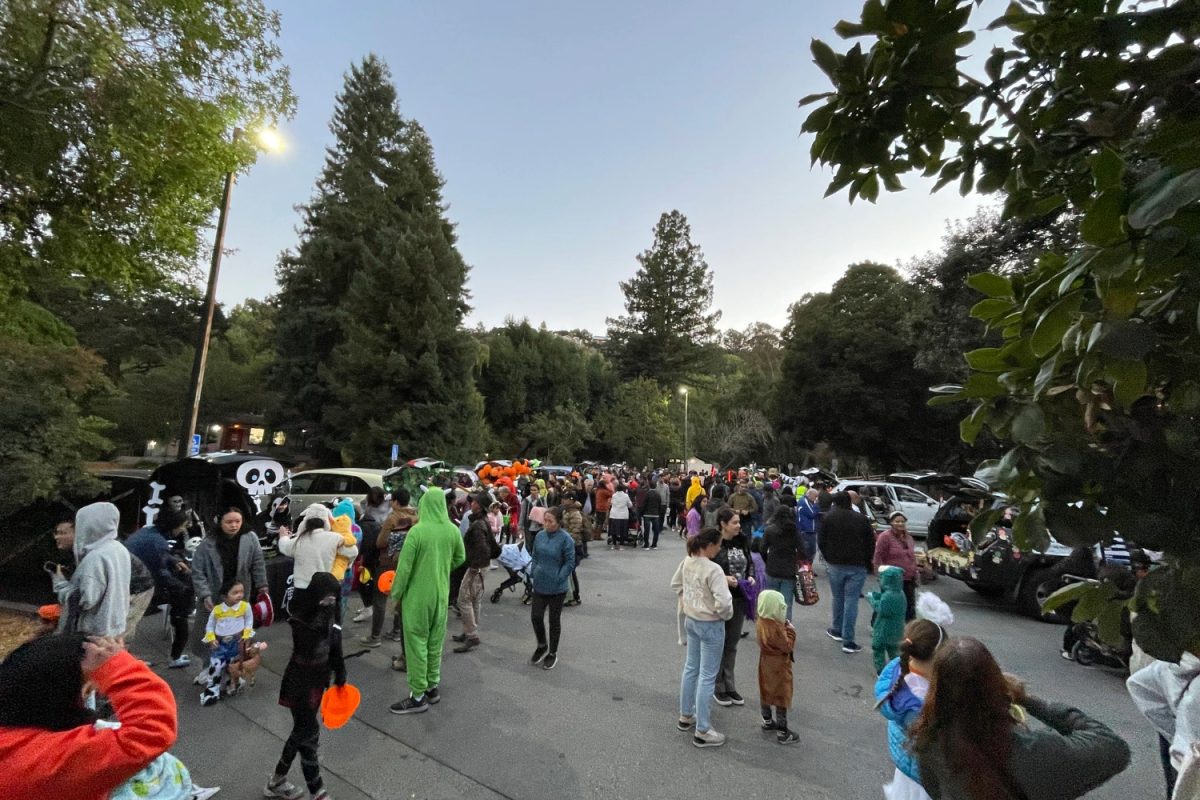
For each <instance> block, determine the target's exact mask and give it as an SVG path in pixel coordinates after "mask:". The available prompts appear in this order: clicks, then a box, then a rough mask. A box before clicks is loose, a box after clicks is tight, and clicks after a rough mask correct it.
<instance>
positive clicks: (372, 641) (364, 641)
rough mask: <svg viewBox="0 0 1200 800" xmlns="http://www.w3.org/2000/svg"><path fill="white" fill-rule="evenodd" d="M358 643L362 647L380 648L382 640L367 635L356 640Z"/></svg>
mask: <svg viewBox="0 0 1200 800" xmlns="http://www.w3.org/2000/svg"><path fill="white" fill-rule="evenodd" d="M358 643H359V644H361V645H362V646H363V647H382V646H383V640H382V639H380V638H379V637H378V636H372V635H370V634H367V635H366V636H360V637H359V638H358Z"/></svg>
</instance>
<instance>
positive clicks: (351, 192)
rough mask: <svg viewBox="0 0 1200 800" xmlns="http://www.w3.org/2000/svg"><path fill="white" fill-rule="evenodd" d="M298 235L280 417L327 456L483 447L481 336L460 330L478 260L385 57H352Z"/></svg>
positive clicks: (286, 309)
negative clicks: (468, 252) (460, 246)
mask: <svg viewBox="0 0 1200 800" xmlns="http://www.w3.org/2000/svg"><path fill="white" fill-rule="evenodd" d="M331 127H332V129H333V132H334V136H335V139H336V143H335V144H334V146H333V147H332V148H330V150H329V152H328V156H327V158H326V163H325V168H324V170H323V172H322V175H321V178H320V180H319V181H318V184H317V192H316V196H315V198H314V200H313V201H312V202H311V203H310V204H309V205H308V206H307V207H306V208H305V210H304V212H305V221H304V228H303V231H302V236H301V243H300V246H299V248H298V249H297V251H296V253H295V254H288V255H287V256H285V257H284V259H283V260H282V261H281V263H280V266H279V270H278V277H279V282H280V294H279V309H280V317H279V321H278V324H277V327H276V344H277V351H278V361H277V363H276V365H275V368H274V370H273V371H272V373H271V374H272V383H273V385H274V387H275V388H276V389H277V391H278V392H279V393H280V405H279V407H278V409H277V410H276V418H277V420H278V421H279V422H280V423H281V424H282V425H284V426H285V427H286V428H289V429H291V430H297V429H300V428H302V427H303V428H308V429H310V434H309V443H310V446H311V447H312V448H313V450H314V455H315V456H316V457H317V458H318V460H323V461H328V462H338V461H340V462H342V463H357V464H362V465H367V464H375V463H382V462H383V460H385V459H386V458H387V453H388V451H389V449H390V446H391V444H392V443H393V442H397V443H399V445H400V450H401V453H402V455H403V457H404V458H406V459H407V458H412V457H415V456H424V455H436V456H437V457H439V458H443V459H446V460H465V459H469V458H473V457H475V455H476V454H477V452H478V451H479V450H480V449H482V446H483V440H484V430H483V422H482V406H483V404H482V399H481V398H480V396H479V393H478V392H477V391H476V390H475V387H474V383H473V369H474V367H475V364H476V360H477V352H476V345H475V343H474V340H473V339H472V338H471V336H470V335H469V334H468V333H466V332H465V331H464V330H462V321H463V317H464V315H465V314H466V312H467V310H468V306H467V294H466V286H465V284H466V277H467V266H466V264H465V263H464V262H463V260H462V256H460V255H459V253H458V250H457V249H456V248H455V242H456V236H455V233H454V227H453V225H451V223H450V222H449V221H448V220H447V219H446V218H445V215H444V214H445V208H444V204H443V201H442V195H441V189H442V178H441V176H440V175H439V174H438V172H437V169H436V167H435V165H434V159H433V147H432V145H431V144H430V142H429V138H428V136H426V134H425V131H424V130H423V129H422V128H421V126H420V125H419V124H418V123H416V122H415V121H412V120H408V119H405V118H404V117H402V116H401V115H400V111H399V107H398V104H397V100H396V90H395V88H394V87H393V86H392V84H391V79H390V75H389V74H388V71H387V68H386V66H384V64H383V63H382V62H381V61H380V60H379V59H377V58H375V57H374V56H371V57H368V58H366V59H364V61H363V62H362V64H360V65H355V66H354V67H352V68H351V71H350V74H349V75H348V76H347V79H346V85H345V88H344V89H343V91H342V93H341V94H340V95H339V96H338V100H337V107H336V110H335V112H334V118H333V123H332V125H331Z"/></svg>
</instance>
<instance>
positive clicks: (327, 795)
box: [312, 789, 333, 800]
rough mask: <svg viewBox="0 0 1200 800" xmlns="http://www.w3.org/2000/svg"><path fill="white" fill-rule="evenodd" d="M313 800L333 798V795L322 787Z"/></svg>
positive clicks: (331, 799) (330, 799)
mask: <svg viewBox="0 0 1200 800" xmlns="http://www.w3.org/2000/svg"><path fill="white" fill-rule="evenodd" d="M312 800H333V795H331V794H330V793H329V790H328V789H322V790H321V791H319V792H317V793H316V794H314V795H313V796H312Z"/></svg>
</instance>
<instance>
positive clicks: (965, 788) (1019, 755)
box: [912, 637, 1129, 800]
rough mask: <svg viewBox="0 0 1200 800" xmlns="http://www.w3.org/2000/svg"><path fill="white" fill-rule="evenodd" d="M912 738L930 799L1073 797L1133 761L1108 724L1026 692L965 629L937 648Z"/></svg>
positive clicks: (1043, 799)
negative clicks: (1034, 720) (962, 632)
mask: <svg viewBox="0 0 1200 800" xmlns="http://www.w3.org/2000/svg"><path fill="white" fill-rule="evenodd" d="M1030 717H1033V718H1035V719H1036V720H1037V721H1038V722H1039V723H1041V724H1037V725H1034V724H1031V723H1032V721H1031V720H1030V719H1029V718H1030ZM912 740H913V752H914V753H915V754H916V756H917V760H918V763H919V765H920V773H921V783H922V784H923V785H924V786H925V791H927V792H928V793H929V796H930V797H932V798H934V800H939V798H947V800H1052V799H1053V800H1072V798H1076V797H1081V796H1082V795H1084V794H1087V793H1088V792H1090V791H1091V790H1093V789H1095V788H1096V787H1098V786H1100V785H1101V784H1103V783H1104V782H1105V781H1107V780H1108V779H1109V778H1111V777H1113V776H1114V775H1116V774H1118V773H1119V772H1121V771H1122V770H1123V769H1125V767H1126V766H1128V764H1129V745H1127V744H1125V742H1124V740H1122V739H1121V737H1119V736H1117V735H1116V734H1115V733H1113V732H1112V730H1110V729H1109V728H1108V726H1106V725H1104V724H1103V723H1101V722H1098V721H1096V720H1094V719H1092V718H1091V717H1089V716H1087V715H1086V714H1084V713H1083V712H1082V711H1080V710H1079V709H1077V708H1071V707H1070V706H1066V705H1062V704H1060V703H1051V702H1047V701H1045V700H1041V699H1039V698H1037V697H1034V696H1033V695H1030V694H1027V693H1026V691H1025V687H1024V686H1022V685H1021V684H1020V683H1018V682H1017V681H1016V679H1014V678H1011V677H1009V676H1006V675H1005V674H1004V673H1002V672H1001V671H1000V665H999V664H997V663H996V659H994V658H993V657H992V654H991V653H990V652H989V651H988V649H987V648H986V647H985V646H984V645H983V643H982V642H980V641H979V640H978V639H972V638H970V637H962V638H959V639H953V640H951V641H950V642H949V643H948V644H946V645H945V646H944V647H942V648H941V649H940V650H939V651H938V653H937V655H936V656H934V659H933V676H932V679H931V681H930V686H929V693H928V694H927V695H926V697H925V706H924V708H922V709H921V716H920V718H919V719H918V720H917V722H916V724H915V726H914V727H913V729H912Z"/></svg>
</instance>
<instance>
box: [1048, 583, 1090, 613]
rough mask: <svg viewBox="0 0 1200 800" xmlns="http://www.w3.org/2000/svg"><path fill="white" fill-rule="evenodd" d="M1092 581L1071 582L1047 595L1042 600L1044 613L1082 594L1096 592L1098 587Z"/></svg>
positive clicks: (1076, 598)
mask: <svg viewBox="0 0 1200 800" xmlns="http://www.w3.org/2000/svg"><path fill="white" fill-rule="evenodd" d="M1098 588H1099V587H1098V586H1095V585H1093V584H1090V583H1070V584H1067V585H1066V586H1063V587H1062V588H1060V589H1056V590H1055V591H1054V593H1053V594H1051V595H1050V596H1049V597H1047V598H1046V599H1045V600H1044V601H1043V602H1042V613H1048V612H1050V611H1053V610H1054V609H1056V608H1058V607H1059V606H1061V605H1063V604H1064V603H1070V602H1072V601H1074V600H1078V599H1079V598H1080V597H1081V596H1083V595H1085V594H1087V593H1088V592H1094V591H1095V590H1096V589H1098Z"/></svg>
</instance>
